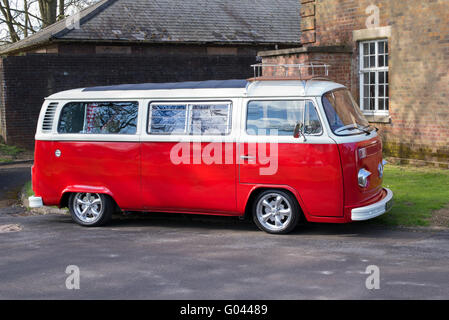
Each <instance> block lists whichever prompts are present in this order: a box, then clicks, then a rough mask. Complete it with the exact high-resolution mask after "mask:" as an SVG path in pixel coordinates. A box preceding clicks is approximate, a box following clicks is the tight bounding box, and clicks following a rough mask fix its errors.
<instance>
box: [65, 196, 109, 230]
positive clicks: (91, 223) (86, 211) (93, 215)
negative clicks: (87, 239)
mask: <svg viewBox="0 0 449 320" xmlns="http://www.w3.org/2000/svg"><path fill="white" fill-rule="evenodd" d="M69 210H70V214H71V216H72V219H73V220H74V221H75V222H76V223H78V224H80V225H82V226H85V227H98V226H102V225H105V224H106V223H108V222H109V221H110V220H111V218H112V213H113V211H114V203H113V202H112V200H111V198H109V197H108V196H106V195H104V194H100V193H72V194H71V195H70V198H69Z"/></svg>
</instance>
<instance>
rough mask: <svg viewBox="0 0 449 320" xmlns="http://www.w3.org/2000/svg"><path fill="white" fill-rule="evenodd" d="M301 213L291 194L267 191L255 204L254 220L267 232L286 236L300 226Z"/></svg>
mask: <svg viewBox="0 0 449 320" xmlns="http://www.w3.org/2000/svg"><path fill="white" fill-rule="evenodd" d="M299 211H300V209H299V205H298V203H297V202H296V199H295V198H294V197H293V196H292V195H291V194H289V193H287V192H284V191H281V190H266V191H264V192H262V193H261V194H260V195H258V196H257V198H256V199H255V201H254V203H253V220H254V222H255V224H256V225H257V226H258V227H259V229H261V230H263V231H265V232H268V233H273V234H286V233H289V232H291V231H292V230H293V229H294V228H295V227H296V225H297V224H298V222H299Z"/></svg>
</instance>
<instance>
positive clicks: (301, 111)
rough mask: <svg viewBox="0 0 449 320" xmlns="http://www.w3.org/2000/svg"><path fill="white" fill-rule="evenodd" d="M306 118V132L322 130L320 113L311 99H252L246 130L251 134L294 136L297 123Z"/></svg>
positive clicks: (249, 105) (302, 121) (311, 132)
mask: <svg viewBox="0 0 449 320" xmlns="http://www.w3.org/2000/svg"><path fill="white" fill-rule="evenodd" d="M306 105H307V110H305V106H306ZM304 120H305V127H304V128H305V130H304V132H305V133H308V134H313V133H317V132H321V123H320V121H319V117H318V114H317V113H316V110H315V107H314V105H313V103H312V102H310V101H307V103H306V102H305V101H251V102H250V103H248V115H247V120H246V130H247V133H248V134H250V135H278V136H293V132H294V130H295V126H296V124H297V123H298V122H299V123H304Z"/></svg>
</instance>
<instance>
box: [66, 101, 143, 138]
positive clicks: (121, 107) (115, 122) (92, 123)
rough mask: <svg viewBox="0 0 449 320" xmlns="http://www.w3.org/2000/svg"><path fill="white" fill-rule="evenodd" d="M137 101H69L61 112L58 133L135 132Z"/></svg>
mask: <svg viewBox="0 0 449 320" xmlns="http://www.w3.org/2000/svg"><path fill="white" fill-rule="evenodd" d="M138 109H139V107H138V103H137V102H95V103H86V102H80V103H69V104H68V105H66V106H65V107H64V108H63V109H62V112H61V118H60V121H59V127H58V132H59V133H85V134H135V133H136V130H137V113H138Z"/></svg>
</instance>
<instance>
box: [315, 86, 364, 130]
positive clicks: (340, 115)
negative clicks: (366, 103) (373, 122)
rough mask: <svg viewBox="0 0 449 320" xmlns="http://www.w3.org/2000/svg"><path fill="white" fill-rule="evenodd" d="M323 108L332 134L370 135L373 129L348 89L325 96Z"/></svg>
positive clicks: (331, 92)
mask: <svg viewBox="0 0 449 320" xmlns="http://www.w3.org/2000/svg"><path fill="white" fill-rule="evenodd" d="M322 102H323V108H324V112H325V113H326V117H327V120H328V121H329V126H330V128H331V130H332V132H333V133H334V134H336V135H339V136H346V135H354V134H363V133H366V134H367V133H370V132H371V131H372V130H373V128H372V127H370V125H369V123H368V121H367V120H366V119H365V117H364V116H363V114H362V112H361V111H360V108H359V106H358V105H357V103H356V102H355V100H354V99H353V98H352V95H351V93H350V92H349V90H347V89H338V90H334V91H330V92H328V93H326V94H324V95H323V99H322Z"/></svg>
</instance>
